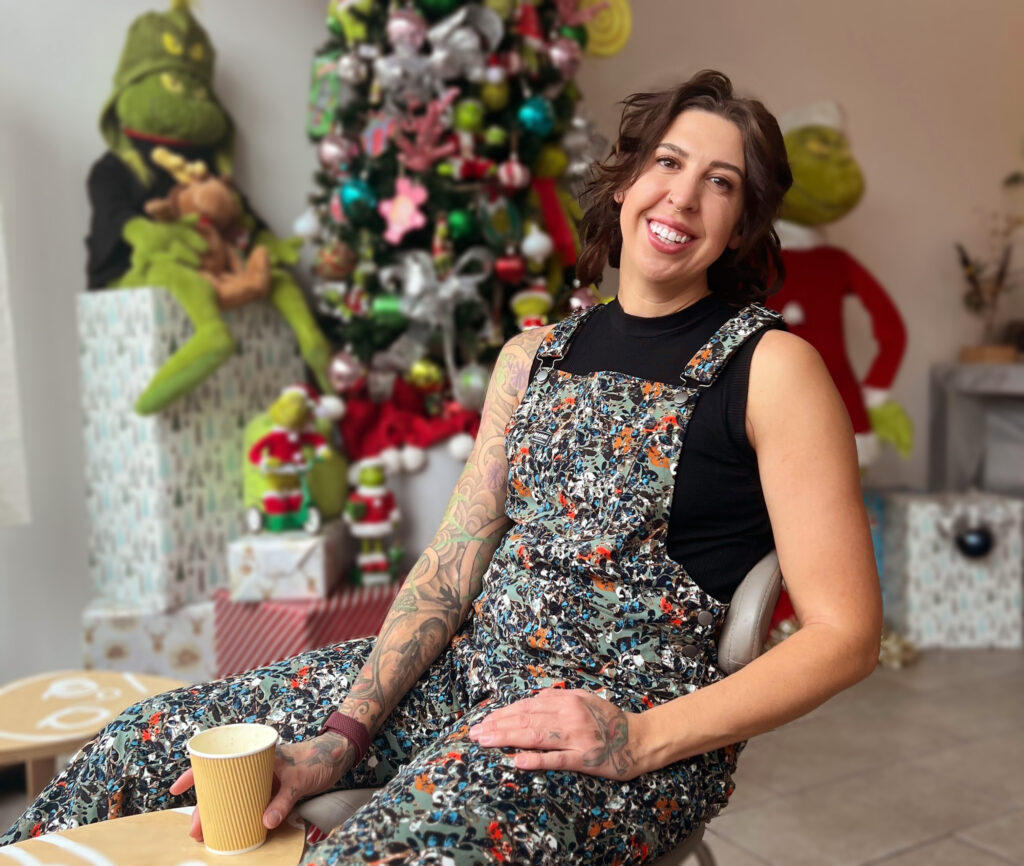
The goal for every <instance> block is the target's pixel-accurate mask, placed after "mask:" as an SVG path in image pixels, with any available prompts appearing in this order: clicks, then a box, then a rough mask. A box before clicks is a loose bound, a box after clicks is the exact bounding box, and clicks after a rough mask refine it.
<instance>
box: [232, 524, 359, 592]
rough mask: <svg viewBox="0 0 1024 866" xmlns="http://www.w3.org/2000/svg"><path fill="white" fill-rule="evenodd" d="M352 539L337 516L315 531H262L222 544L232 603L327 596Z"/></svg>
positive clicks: (339, 577)
mask: <svg viewBox="0 0 1024 866" xmlns="http://www.w3.org/2000/svg"><path fill="white" fill-rule="evenodd" d="M351 544H352V542H351V541H350V540H349V539H348V536H347V533H346V532H345V524H344V521H342V520H332V521H331V522H330V523H328V524H326V525H325V526H324V528H323V531H322V532H321V534H319V535H307V534H306V533H305V532H264V533H261V534H259V535H243V536H242V537H241V538H237V539H235V540H234V541H232V542H231V543H230V544H229V545H228V575H229V578H230V581H231V599H232V601H269V600H270V599H277V600H282V601H283V600H300V599H312V598H327V596H329V595H330V594H331V592H332V591H333V590H334V588H335V587H336V586H337V585H338V583H339V581H340V579H341V576H342V572H343V571H344V570H345V569H346V566H347V564H348V563H349V562H350V560H351V556H347V555H346V554H347V552H348V550H349V549H350V548H351Z"/></svg>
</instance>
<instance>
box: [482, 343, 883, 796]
mask: <svg viewBox="0 0 1024 866" xmlns="http://www.w3.org/2000/svg"><path fill="white" fill-rule="evenodd" d="M747 433H748V436H749V438H750V441H751V443H752V444H753V447H754V449H755V451H756V452H757V458H758V466H759V467H760V474H761V484H762V487H763V489H764V496H765V502H766V503H767V506H768V513H769V516H770V517H771V522H772V530H773V532H774V534H775V543H776V548H777V550H778V554H779V562H780V564H781V566H782V573H783V574H784V575H785V578H786V586H787V588H788V590H789V594H790V597H791V598H792V601H793V606H794V608H795V609H796V613H797V616H798V617H799V619H800V622H801V625H802V628H801V629H800V631H798V632H797V633H796V634H795V635H792V636H791V637H789V638H787V639H786V640H785V641H784V642H782V643H781V644H779V645H777V646H776V647H774V648H773V649H771V650H770V651H768V652H767V653H765V654H764V655H762V656H760V657H759V658H757V659H755V660H754V661H753V662H751V663H750V664H749V665H747V666H746V667H745V668H743V669H742V670H740V671H737V672H736V673H734V674H732V675H731V676H728V677H726V678H725V679H723V680H720V681H719V682H716V683H714V684H713V685H710V686H707V687H706V688H702V689H698V690H697V691H695V692H693V693H691V694H687V695H684V696H682V697H679V698H676V699H675V700H672V701H669V702H668V703H665V704H662V705H660V706H657V707H654V708H652V709H650V710H648V711H646V712H644V713H639V714H634V713H627V712H624V711H623V710H621V709H618V708H617V707H615V706H614V705H613V704H611V703H609V702H608V701H606V700H604V699H603V698H600V697H598V696H597V695H595V694H594V693H593V692H588V691H582V690H572V691H566V690H560V689H546V690H542V691H541V692H539V693H538V694H537V696H535V697H532V698H528V699H525V700H522V701H518V702H516V703H515V704H512V705H510V706H508V707H504V708H502V709H499V710H497V711H495V712H494V713H492V714H491V715H490V716H488V718H487V719H485V720H484V721H483V722H482V723H480V724H479V725H475V726H474V727H473V728H471V729H470V736H471V737H472V738H473V739H474V740H476V741H477V742H479V743H480V744H481V745H484V746H513V747H518V748H521V749H529V750H531V751H524V752H521V753H520V754H518V755H517V756H516V765H517V766H518V767H520V768H522V769H531V770H540V769H568V770H577V771H580V772H585V773H592V774H594V775H599V776H607V777H610V778H617V779H631V778H634V777H635V776H638V775H640V774H641V773H645V772H649V771H651V770H654V769H657V768H659V767H664V766H666V765H668V764H671V763H673V762H674V761H678V760H681V759H683V758H687V757H689V756H691V755H695V754H699V753H701V752H706V751H709V750H711V749H715V748H718V747H720V746H725V745H728V744H730V743H735V742H737V741H739V740H744V739H747V738H748V737H752V736H754V735H755V734H760V733H763V732H765V731H769V730H771V729H772V728H776V727H778V726H779V725H782V724H784V723H786V722H788V721H791V720H793V719H795V718H797V717H798V716H801V715H803V714H804V713H807V712H808V711H810V710H812V709H813V708H814V707H816V706H818V705H819V704H821V703H823V702H824V701H825V700H827V699H828V698H829V697H831V696H832V695H834V694H836V693H837V692H839V691H841V690H842V689H844V688H847V687H848V686H851V685H853V684H854V683H855V682H857V681H858V680H861V679H863V678H864V677H866V676H867V675H868V674H869V673H870V672H871V671H872V670H874V668H875V665H876V664H877V663H878V644H879V639H880V635H881V596H880V592H879V586H878V577H877V574H876V572H875V560H874V554H873V552H872V548H871V538H870V534H869V532H868V525H867V516H866V514H865V511H864V504H863V501H862V499H861V490H860V478H859V474H858V469H857V455H856V449H855V447H854V439H853V431H852V429H851V426H850V421H849V418H848V416H847V414H846V409H845V407H844V406H843V403H842V401H841V400H840V398H839V394H838V393H837V392H836V389H835V386H834V385H833V384H832V379H831V378H830V376H829V374H828V371H827V370H826V369H825V365H824V364H823V363H822V360H821V358H820V357H819V356H818V354H817V352H815V351H814V349H812V348H811V347H810V345H809V344H807V343H805V342H804V341H803V340H801V339H799V338H798V337H794V336H793V335H791V334H788V333H785V332H782V331H772V332H770V333H767V334H765V336H764V337H763V338H762V339H761V341H760V343H759V344H758V346H757V348H756V349H755V350H754V355H753V360H752V364H751V372H750V385H749V396H748V399H747Z"/></svg>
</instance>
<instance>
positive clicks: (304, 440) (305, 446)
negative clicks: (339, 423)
mask: <svg viewBox="0 0 1024 866" xmlns="http://www.w3.org/2000/svg"><path fill="white" fill-rule="evenodd" d="M343 408H344V407H343V404H342V402H341V400H339V399H338V398H337V397H332V396H325V397H321V396H319V395H318V394H317V392H316V391H314V390H313V389H312V388H310V387H308V386H306V385H291V386H289V387H287V388H285V389H284V391H282V392H281V396H280V397H278V398H277V400H275V401H274V403H273V404H272V405H271V407H270V409H269V410H268V412H267V414H268V415H269V416H270V419H271V421H272V422H273V427H271V429H270V430H269V431H268V432H267V433H265V434H264V435H263V436H261V437H260V438H259V439H257V440H256V441H255V442H254V443H253V444H252V446H251V447H250V448H249V454H248V458H249V462H250V463H251V464H253V465H254V466H257V467H258V468H259V470H260V472H261V473H262V474H263V476H264V477H265V478H266V483H267V488H266V490H265V491H264V492H263V496H262V503H261V508H259V509H255V510H250V511H249V512H248V515H247V523H248V524H249V529H250V530H252V531H254V532H258V531H259V530H260V529H262V528H266V529H270V530H273V531H275V532H281V531H285V530H288V529H305V530H306V531H307V532H310V533H315V532H318V531H319V530H320V525H321V515H320V511H319V510H318V509H317V508H316V506H314V505H313V504H312V502H311V498H310V496H309V493H308V488H307V487H306V485H305V483H304V481H305V476H306V473H308V472H309V471H310V470H311V469H312V466H313V462H312V461H313V460H317V459H320V460H325V459H327V458H328V457H329V456H331V455H332V453H333V452H332V451H331V448H330V446H329V444H328V442H327V439H326V438H325V437H324V435H323V434H322V433H321V432H320V431H319V430H318V429H317V428H316V423H315V422H316V421H317V419H318V418H328V419H331V420H336V419H337V418H339V417H340V416H341V414H342V411H343ZM309 451H312V458H311V457H310V456H309V454H308V452H309Z"/></svg>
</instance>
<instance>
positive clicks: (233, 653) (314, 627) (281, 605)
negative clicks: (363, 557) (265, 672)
mask: <svg viewBox="0 0 1024 866" xmlns="http://www.w3.org/2000/svg"><path fill="white" fill-rule="evenodd" d="M400 586H401V584H399V583H393V584H390V585H389V586H366V587H358V588H356V587H348V588H346V589H343V590H342V591H341V592H340V593H338V594H337V595H335V596H333V597H331V598H328V599H315V600H310V601H258V602H253V601H232V600H231V598H230V594H229V592H228V590H226V589H219V590H217V592H216V593H214V596H213V601H214V646H215V649H216V652H217V676H218V677H226V676H230V675H231V674H238V673H244V672H245V671H249V670H252V669H253V668H257V667H262V666H263V665H268V664H270V663H271V662H276V661H280V660H281V659H286V658H289V657H291V656H294V655H297V654H298V653H301V652H305V651H306V650H310V649H317V648H319V647H323V646H327V645H328V644H332V643H340V642H341V641H344V640H351V639H352V638H357V637H366V636H367V635H374V634H376V633H377V631H378V630H379V629H380V627H381V624H382V623H383V622H384V617H385V616H387V612H388V610H389V609H390V607H391V602H392V601H394V599H395V596H396V595H398V590H399V588H400Z"/></svg>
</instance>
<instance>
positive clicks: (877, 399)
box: [861, 385, 891, 409]
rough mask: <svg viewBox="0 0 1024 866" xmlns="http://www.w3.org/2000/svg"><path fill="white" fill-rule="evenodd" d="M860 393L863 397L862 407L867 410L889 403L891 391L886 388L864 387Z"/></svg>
mask: <svg viewBox="0 0 1024 866" xmlns="http://www.w3.org/2000/svg"><path fill="white" fill-rule="evenodd" d="M861 393H862V394H863V395H864V405H865V406H867V407H868V408H869V409H877V408H878V407H879V406H881V405H882V404H883V403H888V402H889V394H890V393H891V391H890V390H889V389H888V388H872V387H871V386H870V385H865V386H864V387H863V388H861Z"/></svg>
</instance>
